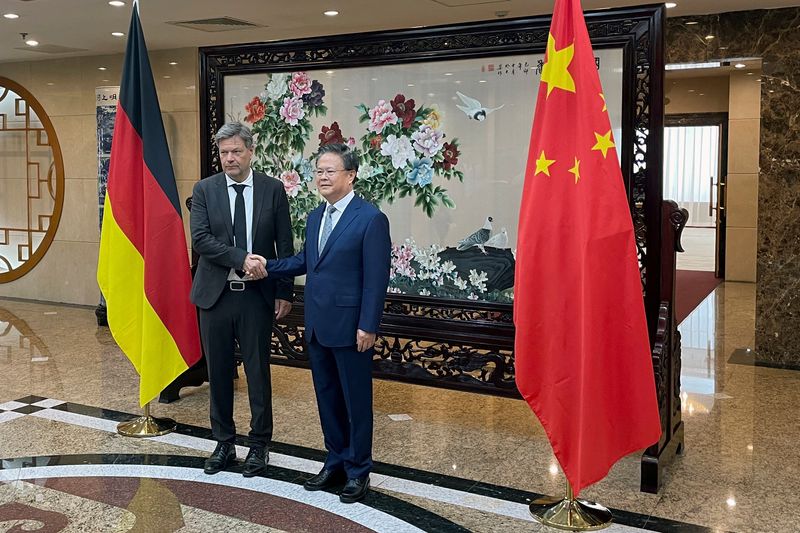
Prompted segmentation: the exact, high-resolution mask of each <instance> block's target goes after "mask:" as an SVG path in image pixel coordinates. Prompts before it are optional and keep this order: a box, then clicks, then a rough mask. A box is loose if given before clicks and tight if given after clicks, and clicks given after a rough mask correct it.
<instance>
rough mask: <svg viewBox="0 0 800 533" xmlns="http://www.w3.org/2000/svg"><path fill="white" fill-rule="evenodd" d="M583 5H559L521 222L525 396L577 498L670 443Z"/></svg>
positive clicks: (519, 332) (575, 0) (519, 293)
mask: <svg viewBox="0 0 800 533" xmlns="http://www.w3.org/2000/svg"><path fill="white" fill-rule="evenodd" d="M615 143H616V140H615V139H614V137H613V135H612V132H611V123H610V120H609V117H608V112H607V111H606V106H605V100H604V97H603V89H602V87H601V86H600V77H599V75H598V73H597V66H596V65H595V61H594V54H593V53H592V46H591V43H590V42H589V33H588V31H587V30H586V22H585V20H584V18H583V11H582V10H581V6H580V1H579V0H556V3H555V11H554V13H553V22H552V25H551V28H550V35H549V36H548V39H547V52H546V56H545V63H544V68H543V70H542V77H541V83H540V87H539V97H538V100H537V102H536V114H535V119H534V122H533V128H532V131H531V141H530V148H529V152H528V163H527V168H526V172H525V186H524V189H523V195H522V206H521V208H520V217H519V240H518V245H517V256H516V261H517V265H516V287H515V296H514V323H515V325H516V340H515V344H516V346H515V353H516V379H517V387H518V388H519V390H520V392H521V393H522V395H523V396H524V397H525V399H526V400H527V402H528V404H530V406H531V408H532V409H533V411H534V412H535V413H536V416H537V417H538V418H539V420H540V421H541V422H542V425H543V426H544V429H545V431H546V432H547V436H548V438H549V439H550V443H551V445H552V446H553V451H554V452H555V455H556V457H557V458H558V461H559V463H560V464H561V467H562V469H563V470H564V472H565V474H566V476H567V479H568V481H569V483H570V485H571V486H572V490H573V492H574V493H575V495H576V496H577V495H578V493H579V492H580V491H581V490H582V489H583V488H584V487H586V486H588V485H590V484H592V483H594V482H596V481H599V480H600V479H602V478H603V477H605V475H606V474H608V471H609V469H610V468H611V466H612V465H613V464H614V463H615V462H616V461H617V460H619V459H620V458H622V457H623V456H625V455H627V454H629V453H631V452H634V451H636V450H639V449H642V448H646V447H648V446H650V445H652V444H653V443H655V442H657V441H658V439H659V437H660V435H661V424H660V420H659V414H658V403H657V399H656V390H655V380H654V377H653V367H652V363H651V359H650V343H649V340H648V335H647V323H646V320H645V313H644V300H643V298H642V285H641V281H640V278H639V264H638V259H637V255H636V247H635V242H634V233H633V224H632V222H631V213H630V208H629V206H628V202H627V196H626V193H625V187H624V184H623V180H622V172H621V170H620V166H619V161H618V159H617V153H616V145H615Z"/></svg>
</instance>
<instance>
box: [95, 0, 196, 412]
mask: <svg viewBox="0 0 800 533" xmlns="http://www.w3.org/2000/svg"><path fill="white" fill-rule="evenodd" d="M97 281H98V284H99V285H100V290H101V291H102V292H103V296H105V298H106V304H107V307H108V325H109V327H110V328H111V334H112V335H113V336H114V340H115V341H117V344H118V345H119V347H120V349H121V350H122V351H123V352H124V353H125V355H126V356H128V359H130V360H131V363H133V366H134V367H135V368H136V371H137V372H138V373H139V376H140V379H139V403H140V404H141V405H144V404H146V403H147V402H149V401H150V400H152V399H153V398H155V397H156V396H157V395H158V393H160V392H161V391H162V390H163V389H164V387H166V386H167V385H169V384H170V383H171V382H172V381H173V380H174V379H175V378H176V377H178V376H179V375H181V373H183V372H184V371H185V370H186V369H188V368H189V367H190V366H192V365H193V364H195V363H196V362H197V361H198V360H199V359H200V336H199V333H198V329H197V313H196V311H195V307H194V306H193V305H192V303H191V302H190V301H189V291H190V290H191V286H192V279H191V271H190V269H189V255H188V252H187V251H186V237H185V234H184V232H183V220H182V218H181V204H180V199H179V198H178V187H177V185H176V184H175V175H174V173H173V170H172V161H171V160H170V157H169V149H168V147H167V138H166V135H165V134H164V124H163V122H162V121H161V109H160V107H159V105H158V96H157V95H156V87H155V84H154V82H153V72H152V70H151V69H150V61H149V59H148V57H147V47H146V46H145V42H144V34H143V33H142V27H141V24H140V21H139V12H138V6H137V5H136V4H135V3H134V10H133V14H132V15H131V25H130V30H129V31H128V46H127V49H126V51H125V63H124V66H123V68H122V85H121V86H120V98H119V103H118V104H117V119H116V124H115V126H114V138H113V142H112V144H111V162H110V166H109V171H108V190H107V192H106V200H105V207H104V214H103V229H102V232H101V234H100V258H99V260H98V263H97Z"/></svg>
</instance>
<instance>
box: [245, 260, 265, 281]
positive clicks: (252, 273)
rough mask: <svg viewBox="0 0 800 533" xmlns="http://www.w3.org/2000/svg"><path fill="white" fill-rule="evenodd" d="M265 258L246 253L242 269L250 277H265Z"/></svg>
mask: <svg viewBox="0 0 800 533" xmlns="http://www.w3.org/2000/svg"><path fill="white" fill-rule="evenodd" d="M266 263H267V260H266V259H264V258H263V257H261V256H260V255H257V254H247V257H245V259H244V263H243V264H242V270H244V271H245V273H247V276H248V277H249V278H251V279H264V278H266V277H267V270H266V268H264V265H266Z"/></svg>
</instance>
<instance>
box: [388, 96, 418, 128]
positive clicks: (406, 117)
mask: <svg viewBox="0 0 800 533" xmlns="http://www.w3.org/2000/svg"><path fill="white" fill-rule="evenodd" d="M392 111H394V113H395V115H397V118H399V119H400V120H401V121H402V124H403V127H404V128H410V127H411V125H412V124H413V123H414V117H415V116H416V114H417V112H416V110H415V109H414V99H413V98H412V99H410V100H406V97H405V96H403V95H402V94H398V95H397V96H395V97H394V100H392Z"/></svg>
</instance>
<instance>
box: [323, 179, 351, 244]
mask: <svg viewBox="0 0 800 533" xmlns="http://www.w3.org/2000/svg"><path fill="white" fill-rule="evenodd" d="M355 195H356V193H355V192H353V191H350V192H349V193H347V194H346V195H345V196H344V197H343V198H342V199H341V200H339V201H338V202H336V203H335V204H333V206H334V207H335V208H336V211H334V212H333V214H332V215H331V231H333V229H334V228H335V227H336V223H337V222H339V219H340V218H342V213H344V210H345V209H346V208H347V205H348V204H349V203H350V200H352V199H353V197H354V196H355ZM330 205H331V204H329V203H328V202H325V209H324V210H323V211H322V222H321V223H320V225H319V234H318V235H317V250H319V252H320V253H322V250H320V249H319V245H320V243H321V242H322V230H323V228H325V219H326V218H327V217H328V206H330ZM328 240H330V236H328Z"/></svg>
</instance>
